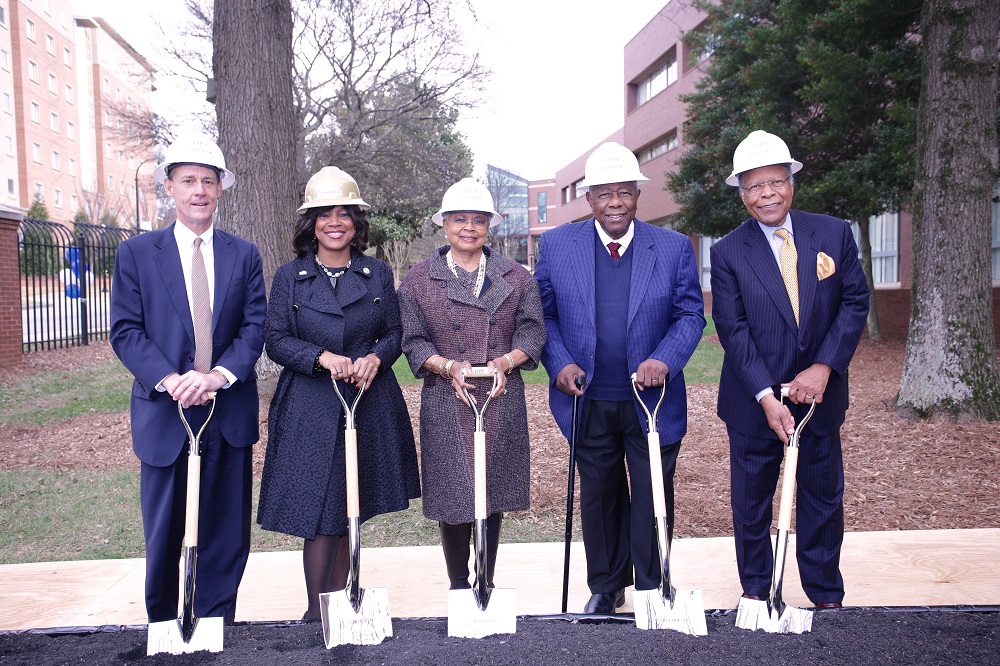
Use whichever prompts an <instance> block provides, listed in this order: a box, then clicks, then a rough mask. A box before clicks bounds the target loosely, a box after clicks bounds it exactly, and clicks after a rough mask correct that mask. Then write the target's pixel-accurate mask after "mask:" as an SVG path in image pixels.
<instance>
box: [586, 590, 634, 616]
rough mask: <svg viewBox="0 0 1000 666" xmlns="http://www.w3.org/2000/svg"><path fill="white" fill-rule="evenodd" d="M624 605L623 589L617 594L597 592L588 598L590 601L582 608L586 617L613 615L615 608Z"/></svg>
mask: <svg viewBox="0 0 1000 666" xmlns="http://www.w3.org/2000/svg"><path fill="white" fill-rule="evenodd" d="M624 604H625V589H624V588H622V589H620V590H618V591H617V592H598V593H597V594H592V595H591V596H590V601H588V602H587V605H586V606H584V607H583V612H584V613H586V614H588V615H613V614H614V612H615V609H616V608H621V607H622V605H624Z"/></svg>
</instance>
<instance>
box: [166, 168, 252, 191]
mask: <svg viewBox="0 0 1000 666" xmlns="http://www.w3.org/2000/svg"><path fill="white" fill-rule="evenodd" d="M171 164H194V162H169V163H164V164H157V165H156V168H155V169H153V178H155V179H156V182H157V184H159V185H163V181H165V180H166V179H167V169H168V168H169V167H170V165H171ZM205 166H206V167H207V168H209V169H216V170H217V171H219V172H220V173H221V176H220V180H221V182H222V189H224V190H227V189H229V188H230V187H232V186H233V185H235V184H236V176H235V175H234V174H233V172H232V171H230V170H229V169H219V167H215V166H211V165H208V164H206V165H205Z"/></svg>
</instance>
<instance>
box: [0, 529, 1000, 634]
mask: <svg viewBox="0 0 1000 666" xmlns="http://www.w3.org/2000/svg"><path fill="white" fill-rule="evenodd" d="M794 539H795V537H794V535H793V536H792V540H791V543H790V544H789V553H790V554H791V553H793V552H794ZM997 553H1000V529H977V530H927V531H911V532H851V533H848V534H847V535H845V539H844V551H843V561H842V562H841V568H842V571H843V573H844V579H845V583H846V588H847V598H846V599H845V600H844V603H845V605H846V606H957V605H973V606H977V605H981V606H1000V570H998V569H997V567H996V566H995V560H996V555H997ZM497 560H498V564H497V573H496V584H497V587H501V588H515V589H516V595H517V613H518V615H542V614H554V613H559V612H560V611H561V608H560V605H561V597H562V568H563V544H562V543H531V544H501V546H500V553H499V555H498V558H497ZM735 561H736V555H735V550H734V546H733V540H732V538H728V537H721V538H713V539H678V540H676V541H675V542H674V544H673V553H672V561H671V565H672V568H673V572H674V585H675V587H678V588H682V589H690V588H697V589H700V590H701V593H702V598H703V600H704V604H705V608H706V609H728V608H735V606H736V603H737V600H738V599H739V596H740V591H741V590H740V587H739V581H738V579H737V576H736V563H735ZM571 562H572V568H571V572H570V591H569V608H568V610H569V611H570V612H580V611H581V610H582V609H583V605H584V603H586V601H587V599H588V598H589V596H590V593H589V591H588V590H587V586H586V570H585V562H584V552H583V544H582V543H574V544H573V548H572V558H571ZM361 564H362V571H361V585H362V587H366V588H368V587H384V588H386V589H387V591H388V595H389V605H390V610H391V612H392V615H393V617H402V618H409V617H444V616H446V615H447V614H448V605H447V599H448V595H447V580H446V578H445V572H444V559H443V556H442V555H441V549H440V548H438V547H429V546H428V547H412V548H378V549H362V552H361ZM788 566H789V569H788V570H787V571H786V576H785V588H784V593H785V594H784V597H785V601H786V602H788V603H789V604H791V605H793V606H800V607H809V606H810V605H811V604H810V603H809V602H808V600H807V599H806V598H805V596H804V595H803V593H802V591H801V589H800V587H799V579H798V570H797V568H796V564H795V558H794V557H791V558H790V559H789V561H788ZM143 577H144V563H143V560H142V559H130V560H91V561H74V562H45V563H38V564H12V565H5V566H0V607H2V608H4V611H5V612H4V613H3V615H2V617H0V631H2V630H18V629H30V628H43V627H44V628H51V627H77V626H99V625H127V624H145V622H146V614H145V608H144V605H143ZM304 600H305V583H304V581H303V578H302V553H301V551H288V552H275V553H253V554H251V556H250V562H249V564H248V566H247V571H246V574H245V575H244V577H243V585H242V586H241V588H240V597H239V607H238V610H237V615H236V620H237V621H281V620H295V619H298V618H299V617H301V615H302V612H303V610H304V608H305V603H304ZM631 611H632V600H631V594H626V603H625V606H624V607H623V608H622V609H621V612H631Z"/></svg>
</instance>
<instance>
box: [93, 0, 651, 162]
mask: <svg viewBox="0 0 1000 666" xmlns="http://www.w3.org/2000/svg"><path fill="white" fill-rule="evenodd" d="M667 1H668V0H624V1H622V2H614V1H609V0H504V1H503V2H498V1H497V0H472V4H473V6H474V7H475V9H476V12H477V14H478V17H479V20H480V21H481V22H482V23H483V24H484V26H485V27H486V28H488V30H487V31H485V32H484V33H481V34H482V35H485V37H483V38H481V40H480V46H481V52H482V56H483V62H484V64H485V65H486V66H487V67H489V68H490V69H491V70H492V71H493V78H492V79H491V82H490V85H489V88H488V90H487V93H486V100H485V101H484V103H483V104H482V105H481V106H480V107H479V108H478V109H476V110H475V114H474V116H470V115H466V117H463V119H462V120H461V122H460V125H459V129H460V131H462V132H463V133H464V134H465V136H466V143H467V144H468V145H469V146H470V147H471V148H472V150H473V152H474V153H475V157H476V168H477V171H479V170H481V169H483V168H484V167H485V165H486V164H487V163H489V164H493V165H495V166H499V167H502V168H505V169H508V170H510V171H513V172H515V173H518V174H520V175H522V176H524V177H526V178H529V179H532V180H536V179H541V178H550V177H552V176H554V175H555V171H556V170H557V169H559V168H561V167H563V166H564V165H566V164H567V163H569V162H570V161H572V160H573V159H575V158H576V157H577V156H579V155H581V154H583V153H584V152H587V151H588V150H589V149H590V148H591V147H592V146H594V145H595V144H597V143H598V142H600V141H601V140H602V139H604V138H606V137H607V136H608V135H610V134H611V133H612V132H614V131H615V130H617V129H618V128H620V127H621V126H622V122H623V117H624V92H623V85H624V81H623V67H624V65H623V59H624V56H623V54H624V47H625V44H626V43H627V42H628V41H629V40H630V39H631V38H632V37H633V36H634V35H635V34H636V33H637V32H638V31H639V30H641V29H642V27H643V26H644V25H646V23H648V22H649V20H650V19H652V18H653V16H655V15H656V13H657V11H659V10H660V9H661V8H662V7H663V6H664V5H665V4H666V3H667ZM74 7H75V9H76V10H77V12H78V13H80V14H89V15H92V16H100V17H102V18H104V19H106V20H107V21H108V22H109V23H110V24H111V25H112V26H113V27H114V28H115V30H117V31H118V32H119V33H120V34H121V35H122V36H123V37H124V38H125V39H126V40H128V41H129V42H130V43H131V44H132V46H133V47H134V48H135V49H136V50H137V51H139V52H140V53H142V54H143V55H144V56H146V57H147V58H148V59H149V60H150V61H151V62H153V64H154V66H156V64H157V63H156V57H155V56H156V54H155V53H154V52H153V50H152V49H150V48H148V47H147V46H146V45H147V44H151V43H153V42H154V40H156V39H158V33H157V31H156V29H155V27H154V24H153V21H154V19H158V20H160V21H161V22H162V23H163V24H164V25H169V23H170V21H171V20H172V17H174V16H177V15H179V14H181V13H182V12H183V2H182V0H160V1H159V2H155V3H153V2H122V0H74ZM477 36H479V33H478V32H477ZM157 87H158V88H160V91H159V92H158V93H157V95H156V99H154V101H153V104H154V108H156V110H157V112H158V113H162V114H165V115H172V110H171V109H170V108H168V105H169V104H171V103H176V100H177V99H178V98H180V97H181V91H183V90H184V85H182V84H180V83H179V82H171V81H170V80H169V79H167V78H165V77H164V76H163V75H162V73H161V74H160V75H158V80H157ZM191 103H194V104H197V103H200V101H199V99H198V98H197V96H194V97H193V99H192V102H191ZM475 175H479V174H478V173H477V174H475Z"/></svg>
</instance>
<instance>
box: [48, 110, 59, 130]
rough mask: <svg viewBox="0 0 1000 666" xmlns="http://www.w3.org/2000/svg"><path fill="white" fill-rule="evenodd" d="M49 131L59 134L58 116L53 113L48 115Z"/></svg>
mask: <svg viewBox="0 0 1000 666" xmlns="http://www.w3.org/2000/svg"><path fill="white" fill-rule="evenodd" d="M49 129H51V130H52V131H53V132H55V133H56V134H58V133H59V114H58V113H56V112H55V111H53V112H52V113H50V114H49Z"/></svg>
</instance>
